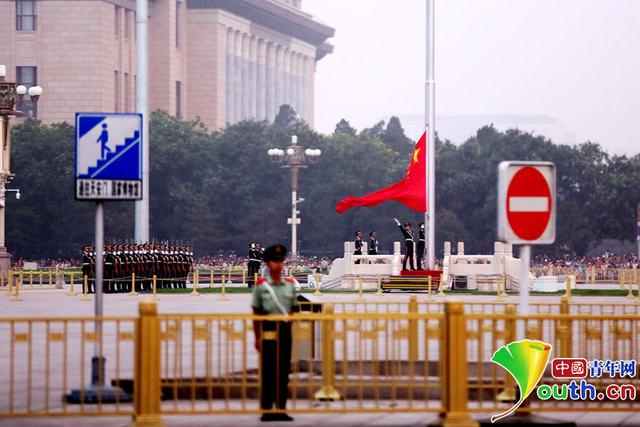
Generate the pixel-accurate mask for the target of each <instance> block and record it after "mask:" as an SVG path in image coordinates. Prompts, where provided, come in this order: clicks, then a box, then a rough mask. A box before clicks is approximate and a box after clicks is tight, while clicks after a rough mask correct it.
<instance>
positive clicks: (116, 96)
mask: <svg viewBox="0 0 640 427" xmlns="http://www.w3.org/2000/svg"><path fill="white" fill-rule="evenodd" d="M119 77H120V76H118V72H117V71H114V72H113V78H114V80H113V86H114V103H113V112H114V113H119V112H120V78H119Z"/></svg>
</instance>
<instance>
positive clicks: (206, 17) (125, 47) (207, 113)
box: [0, 0, 334, 130]
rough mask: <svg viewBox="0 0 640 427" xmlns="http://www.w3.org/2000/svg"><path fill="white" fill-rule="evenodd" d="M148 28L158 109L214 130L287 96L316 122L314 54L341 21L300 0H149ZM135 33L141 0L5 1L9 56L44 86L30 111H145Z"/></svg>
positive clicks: (13, 75) (0, 17) (0, 7)
mask: <svg viewBox="0 0 640 427" xmlns="http://www.w3.org/2000/svg"><path fill="white" fill-rule="evenodd" d="M148 30H149V106H150V110H151V111H153V110H155V109H157V108H160V109H163V110H166V111H168V112H169V113H170V114H173V115H178V116H182V117H184V118H186V119H193V118H195V117H197V116H198V117H200V118H201V120H202V121H203V122H204V123H205V125H206V126H207V127H208V128H209V129H210V130H213V129H218V128H220V127H222V126H224V125H225V124H226V123H236V122H238V121H240V120H244V119H256V120H269V121H272V120H273V119H274V117H275V115H276V114H277V112H278V109H279V107H280V105H282V104H289V105H291V106H292V107H293V108H294V110H295V111H296V112H297V113H298V114H299V115H300V117H301V118H303V119H304V120H306V121H307V122H308V123H309V124H310V125H311V126H313V122H314V78H315V67H316V61H318V60H320V59H322V57H323V56H325V55H326V54H327V53H331V52H332V50H333V46H331V45H330V44H328V43H327V39H328V38H330V37H332V36H333V34H334V29H333V28H331V27H329V26H327V25H325V24H323V23H321V22H319V21H318V20H317V19H314V17H313V16H311V15H310V14H308V13H306V12H304V11H302V9H301V0H183V1H176V0H149V26H148ZM135 33H136V30H135V0H46V1H44V0H15V1H5V2H0V38H2V40H4V41H5V43H4V46H3V49H2V51H0V64H6V65H7V79H8V80H15V81H16V82H18V83H23V84H26V85H28V86H31V85H34V84H38V85H40V86H42V87H43V88H44V90H45V94H46V96H43V97H42V99H41V100H40V101H39V102H38V106H37V110H36V109H35V108H33V107H32V106H30V104H29V103H28V102H27V103H26V104H25V109H27V110H28V112H29V113H30V114H32V115H35V116H36V117H37V118H38V119H39V120H42V121H43V122H45V123H52V122H60V121H67V122H69V123H73V121H74V116H75V112H77V111H103V112H133V111H135V83H136V76H135V73H136V64H135V62H136V34H135Z"/></svg>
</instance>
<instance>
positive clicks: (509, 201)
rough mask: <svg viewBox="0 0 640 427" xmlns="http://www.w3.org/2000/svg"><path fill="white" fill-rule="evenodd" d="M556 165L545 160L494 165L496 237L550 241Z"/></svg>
mask: <svg viewBox="0 0 640 427" xmlns="http://www.w3.org/2000/svg"><path fill="white" fill-rule="evenodd" d="M555 200H556V169H555V165H554V164H553V163H549V162H514V161H509V162H501V163H500V165H499V166H498V239H499V240H502V241H504V242H509V243H515V244H529V245H531V244H534V245H535V244H551V243H553V242H554V241H555V231H556V226H555V225H556V206H555Z"/></svg>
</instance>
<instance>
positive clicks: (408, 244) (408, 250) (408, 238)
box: [393, 218, 415, 270]
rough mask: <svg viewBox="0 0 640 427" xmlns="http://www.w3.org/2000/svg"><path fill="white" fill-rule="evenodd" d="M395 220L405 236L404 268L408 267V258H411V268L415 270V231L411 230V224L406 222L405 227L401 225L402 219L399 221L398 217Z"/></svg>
mask: <svg viewBox="0 0 640 427" xmlns="http://www.w3.org/2000/svg"><path fill="white" fill-rule="evenodd" d="M393 220H394V221H395V222H396V224H397V225H398V227H399V228H400V231H401V232H402V235H403V236H404V259H403V260H402V269H403V270H406V269H407V260H409V263H410V264H411V269H412V270H415V267H414V264H413V231H411V224H409V223H408V222H405V223H404V228H403V227H402V225H400V221H398V218H393Z"/></svg>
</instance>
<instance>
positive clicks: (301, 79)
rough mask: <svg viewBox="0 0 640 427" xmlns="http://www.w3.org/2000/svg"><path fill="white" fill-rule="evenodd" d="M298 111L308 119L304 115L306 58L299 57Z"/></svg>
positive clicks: (297, 79) (297, 72)
mask: <svg viewBox="0 0 640 427" xmlns="http://www.w3.org/2000/svg"><path fill="white" fill-rule="evenodd" d="M296 88H297V89H296V93H297V95H296V111H297V112H298V114H299V115H300V117H302V118H304V119H306V117H305V114H304V56H303V55H302V54H299V55H298V69H297V71H296Z"/></svg>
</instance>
